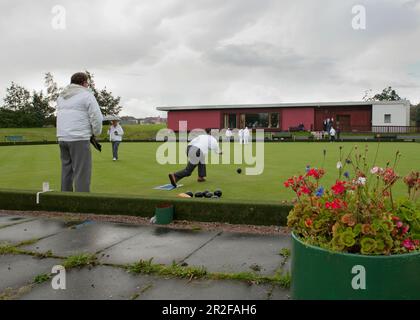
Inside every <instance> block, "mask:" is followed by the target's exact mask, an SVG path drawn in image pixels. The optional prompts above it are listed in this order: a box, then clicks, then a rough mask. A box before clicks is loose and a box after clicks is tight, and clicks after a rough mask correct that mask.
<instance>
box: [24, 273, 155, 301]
mask: <svg viewBox="0 0 420 320" xmlns="http://www.w3.org/2000/svg"><path fill="white" fill-rule="evenodd" d="M150 279H151V277H149V276H141V277H140V276H137V275H131V274H129V273H127V272H126V271H125V270H123V269H120V268H115V267H107V266H97V267H94V268H91V269H89V268H86V267H85V268H82V269H72V270H69V271H67V273H66V289H65V290H55V289H53V288H52V286H51V283H50V282H45V283H43V284H41V285H37V286H35V287H34V288H33V289H32V290H31V291H30V292H29V293H27V294H25V295H23V296H22V297H21V298H20V299H22V300H127V299H131V298H132V297H133V295H134V294H135V293H136V292H139V291H140V290H141V288H142V287H144V286H145V285H146V284H147V283H148V282H150Z"/></svg>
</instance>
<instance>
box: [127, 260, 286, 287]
mask: <svg viewBox="0 0 420 320" xmlns="http://www.w3.org/2000/svg"><path fill="white" fill-rule="evenodd" d="M152 261H153V259H150V260H140V261H139V262H136V263H133V264H130V265H127V266H126V269H127V271H128V272H130V273H135V274H154V275H161V276H171V277H176V278H185V279H203V278H204V279H212V280H239V281H247V282H251V283H255V284H259V283H273V284H279V285H280V286H282V287H285V288H287V287H289V286H290V274H288V273H287V274H285V275H282V274H281V273H277V274H276V275H275V276H263V275H258V274H256V273H254V272H239V273H210V272H208V271H207V270H206V269H205V268H204V267H190V266H187V267H184V266H181V265H179V264H177V263H175V262H174V263H172V264H171V265H161V264H154V263H153V262H152Z"/></svg>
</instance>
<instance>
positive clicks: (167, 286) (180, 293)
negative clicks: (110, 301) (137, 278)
mask: <svg viewBox="0 0 420 320" xmlns="http://www.w3.org/2000/svg"><path fill="white" fill-rule="evenodd" d="M271 290H272V288H271V286H270V285H249V284H248V283H245V282H241V281H231V280H195V281H188V280H183V279H164V278H161V279H155V280H154V281H152V282H150V283H148V284H146V287H143V288H142V291H143V292H142V293H141V294H140V295H139V297H138V300H267V299H268V298H269V292H270V291H271Z"/></svg>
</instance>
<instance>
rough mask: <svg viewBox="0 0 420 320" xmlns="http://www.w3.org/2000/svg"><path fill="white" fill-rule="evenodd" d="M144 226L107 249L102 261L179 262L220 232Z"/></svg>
mask: <svg viewBox="0 0 420 320" xmlns="http://www.w3.org/2000/svg"><path fill="white" fill-rule="evenodd" d="M141 228H142V230H141V232H140V233H139V234H138V235H136V236H134V237H132V238H130V239H128V240H126V241H123V242H121V243H119V244H117V245H115V246H113V247H111V248H109V249H107V250H105V251H104V252H103V253H102V254H101V257H100V261H101V262H103V263H114V264H126V263H133V262H137V261H139V260H149V259H151V258H153V262H154V263H163V264H170V263H172V262H173V261H176V262H179V261H182V260H183V259H185V258H186V257H187V256H188V255H190V254H191V253H192V252H194V250H197V249H199V248H200V247H201V246H203V245H204V244H205V243H206V242H208V241H210V240H211V239H212V238H214V237H215V236H216V235H217V234H218V232H202V231H200V232H198V231H193V230H179V229H169V228H165V227H156V226H142V227H141Z"/></svg>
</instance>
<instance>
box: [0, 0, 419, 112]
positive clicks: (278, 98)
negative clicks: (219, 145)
mask: <svg viewBox="0 0 420 320" xmlns="http://www.w3.org/2000/svg"><path fill="white" fill-rule="evenodd" d="M357 4H361V5H363V6H364V7H365V8H366V29H365V30H354V29H353V28H352V19H353V18H354V14H353V13H352V8H353V6H354V5H357ZM56 5H61V6H62V7H63V8H64V9H65V29H57V28H56V26H57V23H58V25H59V26H63V20H62V19H61V20H60V19H59V18H58V17H62V15H59V13H57V11H54V12H53V11H52V10H53V7H54V6H56ZM61 12H63V11H60V13H61ZM60 23H61V24H60ZM53 26H55V28H54V27H53ZM85 69H88V70H89V71H91V72H93V73H94V74H95V79H96V83H97V86H98V87H99V88H102V87H104V86H106V87H107V88H108V89H109V90H111V91H112V92H113V93H114V94H116V95H119V96H121V98H122V99H121V102H122V105H123V106H124V108H123V112H122V114H124V115H134V116H137V117H142V116H148V115H157V114H160V113H159V112H157V111H156V109H155V108H156V107H157V106H163V105H171V106H176V105H196V104H236V103H238V104H240V103H277V102H313V101H341V100H361V99H362V97H363V95H364V91H365V90H367V89H373V91H374V92H375V93H376V92H377V91H381V90H382V89H383V88H384V87H386V86H388V85H391V86H392V87H394V88H395V89H397V92H398V93H399V94H400V96H402V97H405V98H407V99H410V100H411V102H412V103H418V102H420V0H366V1H351V0H340V1H337V0H137V1H130V0H126V1H123V0H118V1H117V0H113V1H110V0H108V1H107V0H71V1H67V0H61V1H60V0H56V1H49V0H42V1H33V0H13V1H12V0H1V2H0V98H1V99H3V97H4V94H5V89H6V87H7V86H9V84H10V82H11V81H15V82H17V83H18V84H21V85H23V86H25V87H27V88H29V89H42V87H43V74H44V73H45V72H47V71H50V72H52V73H53V75H54V76H55V78H56V80H57V82H58V84H59V85H60V86H64V85H66V84H67V83H68V82H69V79H70V76H71V74H73V73H74V72H77V71H81V70H85Z"/></svg>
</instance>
